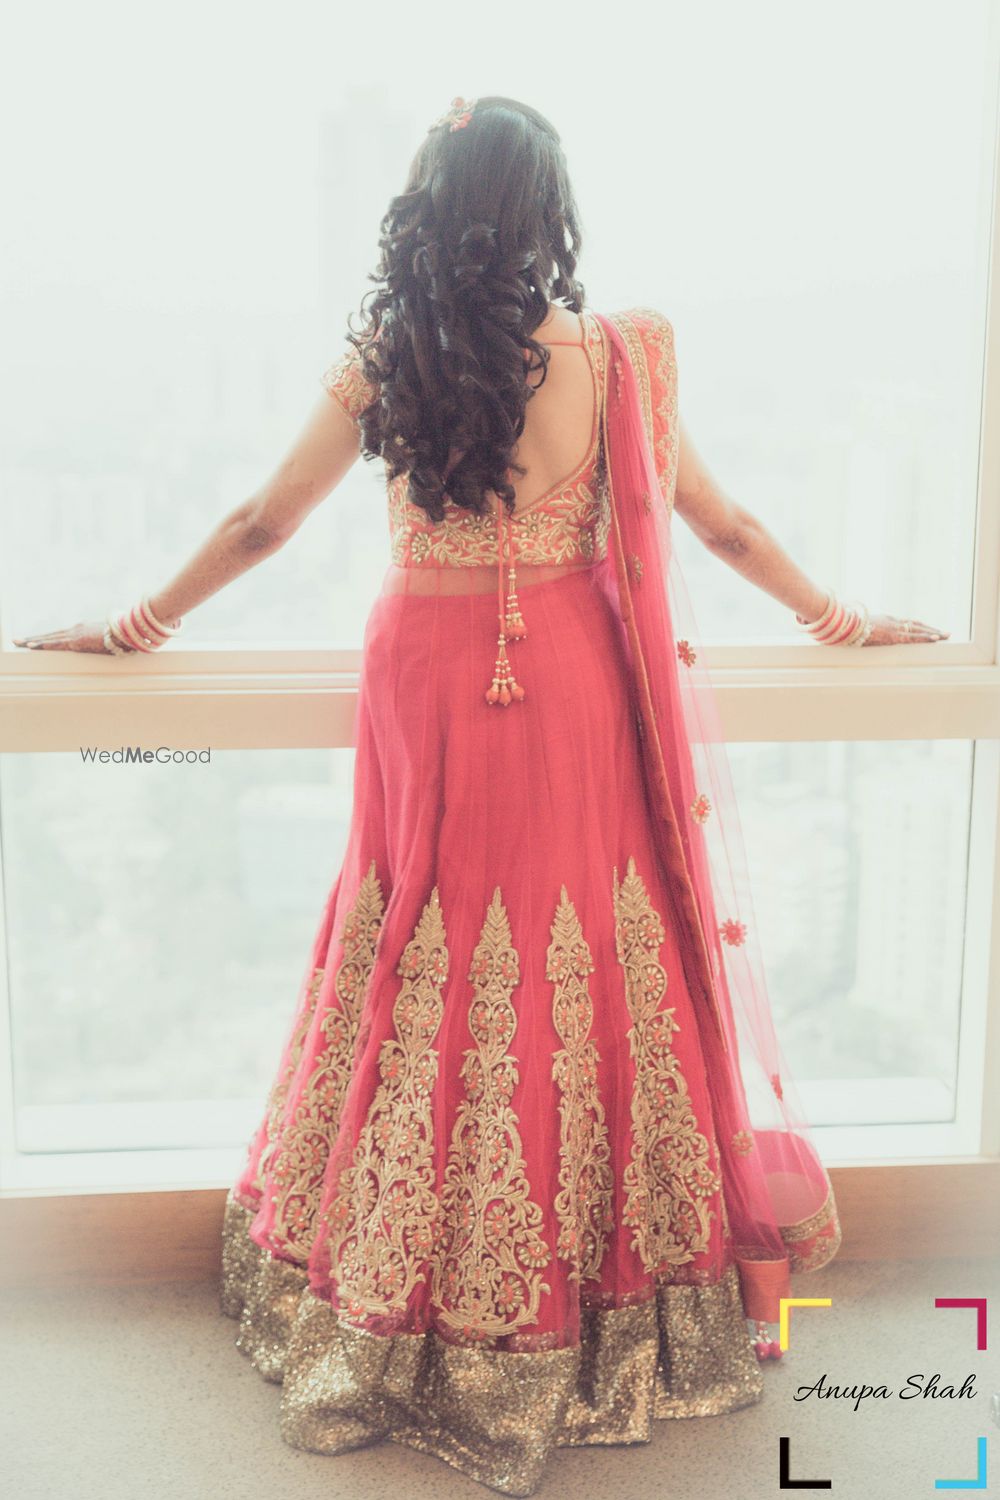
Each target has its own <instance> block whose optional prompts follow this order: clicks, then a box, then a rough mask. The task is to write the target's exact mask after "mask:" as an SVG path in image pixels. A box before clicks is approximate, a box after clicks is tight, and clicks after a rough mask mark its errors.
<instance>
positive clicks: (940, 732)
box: [0, 11, 1000, 1196]
mask: <svg viewBox="0 0 1000 1500" xmlns="http://www.w3.org/2000/svg"><path fill="white" fill-rule="evenodd" d="M998 58H1000V14H998V13H997V12H996V11H994V12H993V14H992V18H991V45H990V49H989V63H988V66H989V67H990V68H991V69H992V73H993V76H994V93H993V106H994V107H993V111H992V114H991V119H990V122H989V123H988V125H987V128H988V129H989V130H990V132H991V135H992V149H991V151H990V152H989V153H985V152H984V160H985V159H986V158H987V155H988V160H989V167H988V171H989V174H990V182H991V193H990V196H989V199H988V202H989V213H990V225H989V235H988V246H989V252H988V255H989V264H988V268H986V274H987V309H986V326H985V337H984V346H983V385H982V406H981V420H980V444H979V466H978V485H977V489H978V493H977V507H976V528H975V556H974V562H973V594H972V608H971V630H970V639H969V640H966V641H947V642H941V643H938V644H934V645H926V646H907V647H902V646H900V647H888V648H879V649H878V650H874V651H856V650H852V649H851V648H848V647H839V648H827V647H817V646H815V644H813V643H812V642H808V641H804V640H801V639H794V640H789V641H787V642H785V641H780V642H779V641H773V640H758V641H752V642H736V641H733V642H720V643H717V644H715V645H707V646H706V647H705V650H704V655H705V660H706V664H707V666H708V667H709V669H710V671H711V673H712V677H713V681H714V683H715V687H716V691H717V695H718V703H719V708H720V713H721V716H722V722H723V727H724V731H725V734H726V738H727V740H730V741H733V742H741V741H753V740H757V741H765V740H766V741H807V740H812V741H816V740H852V739H854V740H869V739H885V740H912V739H955V738H957V739H963V740H972V741H975V742H976V744H975V756H974V773H973V788H972V807H973V815H972V842H971V848H970V860H969V869H968V897H967V902H968V904H967V922H966V944H965V957H964V968H963V992H962V1004H961V1019H960V1039H959V1041H960V1045H959V1064H958V1070H959V1076H958V1082H957V1086H958V1095H959V1097H960V1099H961V1101H962V1104H961V1116H962V1118H961V1122H960V1126H961V1128H958V1127H956V1128H955V1129H951V1130H950V1133H949V1127H946V1126H912V1127H891V1128H887V1127H881V1126H862V1127H817V1128H816V1136H817V1141H818V1144H819V1146H820V1149H821V1151H822V1152H823V1155H824V1159H825V1160H827V1161H828V1162H829V1161H833V1160H835V1159H839V1160H841V1161H843V1162H845V1163H847V1162H854V1161H856V1162H858V1163H859V1164H863V1165H871V1166H875V1165H877V1164H878V1163H879V1162H880V1161H881V1160H883V1159H885V1158H884V1157H879V1156H877V1155H872V1154H870V1153H868V1154H864V1155H861V1156H859V1155H858V1154H857V1153H858V1152H859V1150H861V1149H862V1148H863V1147H864V1146H865V1140H864V1139H863V1133H864V1132H871V1131H881V1132H882V1136H881V1141H882V1145H883V1149H884V1151H885V1152H887V1153H888V1156H889V1157H890V1158H891V1159H899V1158H900V1157H907V1158H910V1159H913V1160H924V1159H926V1160H929V1161H936V1162H939V1161H941V1160H942V1158H947V1159H952V1160H955V1159H969V1158H973V1159H981V1158H983V1157H995V1156H997V1155H1000V1088H997V1087H996V1084H997V1081H998V1080H1000V212H998V205H1000V150H998V143H1000V130H998V118H997V88H996V74H997V60H998ZM4 645H5V643H4V642H3V641H0V752H7V753H14V754H18V753H29V752H38V751H65V750H74V749H77V748H78V747H79V746H81V745H94V746H97V747H99V748H105V749H114V748H117V747H119V746H120V745H122V744H142V745H144V746H148V747H152V746H154V745H157V744H167V745H175V746H178V745H179V746H191V745H198V746H203V745H206V744H209V745H211V746H212V747H213V748H217V749H220V750H221V749H268V748H275V749H277V748H299V749H309V748H325V747H337V746H350V745H351V744H352V742H353V726H354V714H355V708H356V702H357V689H358V674H359V670H360V665H361V652H360V651H344V650H330V649H327V648H325V647H323V646H322V645H316V644H315V643H310V642H302V643H298V644H295V643H292V644H289V645H287V646H284V647H282V648H280V649H275V648H270V647H261V648H244V647H240V646H236V645H233V646H229V647H219V646H211V647H206V648H197V647H184V648H180V647H178V646H177V645H176V643H175V644H172V645H170V646H168V648H167V649H166V650H165V651H163V652H162V653H159V654H157V655H155V656H142V657H139V658H125V659H119V658H112V659H108V658H105V657H99V656H83V655H69V654H66V653H62V652H52V653H46V652H27V651H24V650H17V649H9V648H8V649H4ZM278 708H280V712H275V710H276V709H278ZM2 855H3V850H2V847H0V1010H2V1014H0V1196H4V1195H7V1196H21V1195H24V1194H31V1193H37V1194H46V1193H54V1192H65V1191H91V1190H96V1191H106V1190H107V1189H108V1187H118V1188H122V1189H124V1188H125V1187H129V1188H135V1187H140V1186H144V1185H145V1186H168V1185H169V1186H171V1187H175V1186H177V1184H178V1181H181V1180H183V1181H184V1182H187V1183H191V1184H197V1185H202V1184H204V1183H207V1182H212V1183H215V1184H216V1185H218V1184H219V1183H223V1184H224V1183H225V1182H226V1181H227V1180H228V1174H229V1171H230V1164H231V1165H232V1169H233V1170H235V1169H236V1166H237V1165H238V1162H237V1153H229V1152H219V1151H207V1152H200V1151H198V1150H190V1151H183V1150H182V1151H141V1152H134V1153H132V1152H116V1153H101V1152H98V1153H86V1152H82V1153H75V1154H69V1153H67V1154H65V1155H60V1154H58V1153H55V1154H52V1155H50V1156H46V1157H41V1156H39V1157H36V1158H34V1161H33V1162H32V1161H31V1160H30V1159H29V1158H28V1157H26V1156H24V1155H21V1156H19V1155H18V1153H17V1150H16V1142H15V1119H14V1086H13V1076H12V1066H13V1054H12V1045H11V1019H12V1018H11V1006H10V990H9V982H8V963H7V953H6V942H5V932H4V924H3V919H2V914H3V911H4V910H5V907H4V905H3V870H2ZM859 1132H861V1133H862V1134H859ZM875 1139H876V1137H875V1136H871V1135H869V1136H868V1141H869V1143H874V1141H875ZM111 1157H115V1158H117V1162H115V1161H112V1160H111Z"/></svg>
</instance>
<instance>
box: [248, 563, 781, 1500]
mask: <svg viewBox="0 0 1000 1500" xmlns="http://www.w3.org/2000/svg"><path fill="white" fill-rule="evenodd" d="M394 571H395V572H396V573H397V574H398V573H399V570H390V574H392V573H393V572H394ZM460 571H461V570H458V569H447V570H444V569H442V570H440V572H441V575H442V577H444V575H445V574H456V573H458V572H460ZM388 576H389V575H387V577H388ZM494 576H495V575H494ZM446 581H447V583H448V584H456V585H457V586H458V587H461V586H462V585H461V583H459V582H458V581H457V580H453V579H450V578H449V579H447V580H446ZM403 586H404V587H406V582H405V581H404V584H403ZM520 597H521V607H522V612H523V615H524V618H525V621H526V624H527V629H528V634H527V637H526V638H525V639H524V640H520V641H517V642H515V643H513V645H512V646H511V647H510V656H511V662H512V665H513V666H514V670H515V673H516V676H517V678H518V680H519V681H520V682H521V684H522V686H523V687H524V689H525V697H524V700H523V701H522V702H519V703H514V704H511V705H510V706H509V707H506V708H504V707H501V706H490V705H488V704H487V703H486V702H485V701H484V693H485V690H486V688H487V687H488V685H489V679H490V676H491V669H492V664H493V658H494V656H495V652H496V638H497V597H496V593H495V586H494V591H493V592H466V593H448V592H444V591H435V592H433V593H414V592H412V591H410V590H409V589H408V588H407V591H406V592H395V591H393V589H392V588H388V587H387V588H384V590H383V592H382V593H381V594H380V595H379V596H378V598H377V599H376V601H375V604H374V606H373V608H372V611H371V614H370V616H369V619H368V622H367V625H366V630H365V641H364V654H363V667H362V674H361V682H360V689H359V697H358V711H357V720H356V726H357V727H356V735H355V741H356V757H355V770H354V802H353V815H352V822H351V827H350V832H349V836H348V842H347V847H346V853H345V855H344V860H343V864H342V867H341V869H340V872H339V874H338V876H337V879H336V881H335V883H334V885H333V888H332V890H331V892H330V894H329V897H328V899H327V902H326V904H325V907H324V910H323V913H322V916H321V920H320V922H319V925H318V930H317V933H316V938H315V942H314V945H313V949H312V953H311V955H310V958H309V962H308V965H307V969H306V972H305V974H304V975H303V978H302V983H301V986H300V991H299V995H298V1002H297V1006H296V1010H295V1014H294V1018H293V1021H292V1024H291V1026H290V1029H289V1034H288V1038H287V1042H286V1045H285V1047H284V1051H283V1056H282V1057H281V1060H280V1064H279V1068H278V1071H277V1074H276V1076H275V1078H274V1082H273V1085H272V1088H271V1091H270V1095H269V1098H268V1100H267V1106H266V1110H265V1112H264V1118H263V1119H262V1121H261V1124H260V1126H259V1129H258V1130H257V1131H256V1133H255V1135H254V1138H253V1140H252V1142H251V1143H250V1147H249V1151H248V1154H247V1160H246V1164H245V1168H244V1171H243V1173H242V1175H241V1176H240V1177H239V1179H238V1180H237V1181H236V1182H235V1183H234V1185H233V1187H232V1188H231V1190H230V1192H229V1194H228V1196H227V1200H226V1209H225V1220H224V1226H223V1278H222V1306H223V1310H224V1311H225V1312H226V1313H227V1314H229V1315H230V1316H232V1317H234V1318H237V1319H239V1331H238V1334H237V1339H236V1342H237V1347H238V1348H239V1349H240V1350H242V1352H243V1353H245V1354H246V1355H248V1356H249V1358H250V1359H251V1361H252V1362H253V1364H254V1365H255V1366H256V1368H257V1369H258V1370H259V1372H260V1373H261V1375H263V1376H264V1377H265V1378H266V1379H269V1380H272V1381H276V1382H281V1384H282V1393H281V1400H280V1431H281V1435H282V1436H283V1438H284V1439H285V1440H286V1441H287V1442H288V1443H289V1444H291V1445H292V1446H294V1447H297V1448H303V1449H308V1450H310V1451H313V1452H319V1453H340V1452H343V1451H345V1450H348V1449H352V1448H355V1447H359V1446H362V1445H366V1444H370V1443H373V1442H378V1441H380V1440H382V1439H392V1440H395V1441H397V1442H400V1443H405V1444H409V1445H411V1446H412V1447H415V1448H419V1449H422V1450H424V1451H427V1452H430V1453H433V1454H436V1455H437V1456H438V1457H439V1458H441V1459H444V1460H445V1461H447V1462H448V1463H450V1464H452V1465H454V1466H455V1467H456V1468H458V1469H460V1470H462V1471H463V1472H464V1473H465V1474H467V1475H469V1476H470V1477H471V1478H473V1479H475V1480H478V1481H479V1482H481V1483H483V1484H485V1485H488V1486H490V1487H491V1488H493V1489H496V1490H499V1491H502V1492H505V1493H507V1494H512V1495H529V1494H532V1493H534V1491H535V1490H536V1488H537V1487H538V1484H539V1482H540V1479H541V1477H542V1473H543V1469H544V1466H545V1463H546V1459H547V1456H548V1455H549V1453H550V1452H551V1450H552V1449H553V1448H554V1447H557V1446H560V1445H577V1444H591V1443H626V1442H644V1441H648V1440H649V1439H650V1437H651V1434H652V1424H653V1421H654V1419H656V1418H668V1417H694V1416H712V1415H719V1414H722V1413H725V1412H728V1411H732V1410H734V1409H736V1408H738V1407H742V1406H746V1405H748V1404H750V1403H752V1402H755V1401H758V1400H759V1399H760V1398H761V1396H762V1394H763V1378H762V1375H761V1371H760V1367H759V1365H758V1363H757V1360H756V1357H755V1354H754V1351H753V1347H752V1343H751V1338H750V1331H749V1327H748V1324H747V1321H746V1318H745V1315H744V1308H743V1305H742V1302H741V1295H740V1287H739V1281H738V1276H737V1272H736V1268H735V1264H734V1253H733V1244H732V1238H731V1235H730V1231H729V1224H728V1220H727V1214H726V1203H725V1198H724V1193H723V1188H722V1177H721V1172H720V1162H719V1153H718V1146H717V1141H716V1135H715V1128H714V1123H713V1118H712V1109H711V1104H710V1097H709V1091H708V1087H707V1082H706V1077H705V1068H704V1062H703V1058H702V1054H701V1050H700V1047H699V1041H698V1029H697V1025H696V1018H695V1015H694V1013H693V1010H692V1002H691V999H690V997H689V994H688V990H687V988H686V984H685V977H684V972H683V968H682V964H681V959H680V954H679V947H678V943H677V940H676V937H675V929H676V917H675V914H674V912H673V911H672V908H671V900H670V896H669V887H668V884H667V881H666V879H665V876H664V873H663V871H662V868H661V866H660V863H659V858H658V854H657V850H656V842H655V838H654V832H653V815H652V812H651V809H650V803H649V799H648V796H647V792H646V790H645V787H644V781H643V771H642V763H641V746H640V742H639V738H638V729H637V724H636V714H635V706H634V704H633V702H632V699H631V689H630V686H629V677H628V671H627V665H626V656H625V640H624V637H623V633H622V625H621V621H620V618H619V617H618V615H617V614H616V613H615V611H614V609H613V608H612V606H611V603H610V600H609V597H608V593H607V587H606V573H605V570H604V567H603V566H602V565H600V564H595V565H593V566H590V567H586V568H580V569H571V570H563V571H561V572H559V573H558V574H555V575H554V576H550V577H545V576H543V577H542V578H541V580H540V581H535V582H530V581H529V582H528V583H524V582H522V583H521V586H520Z"/></svg>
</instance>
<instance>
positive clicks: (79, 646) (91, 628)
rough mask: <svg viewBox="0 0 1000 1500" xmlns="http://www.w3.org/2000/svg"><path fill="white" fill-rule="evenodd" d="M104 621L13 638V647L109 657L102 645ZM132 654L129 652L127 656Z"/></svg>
mask: <svg viewBox="0 0 1000 1500" xmlns="http://www.w3.org/2000/svg"><path fill="white" fill-rule="evenodd" d="M104 629H105V624H104V621H103V620H101V621H99V622H98V623H97V624H96V625H95V624H93V623H91V624H87V625H84V624H77V625H71V626H70V627H69V629H68V630H49V631H47V632H46V634H45V635H22V636H14V637H13V640H14V645H15V646H27V647H28V649H29V650H31V651H96V652H97V653H98V654H99V655H101V656H111V655H113V652H111V651H108V650H107V648H106V647H105V645H104ZM131 654H132V653H131V652H129V655H131Z"/></svg>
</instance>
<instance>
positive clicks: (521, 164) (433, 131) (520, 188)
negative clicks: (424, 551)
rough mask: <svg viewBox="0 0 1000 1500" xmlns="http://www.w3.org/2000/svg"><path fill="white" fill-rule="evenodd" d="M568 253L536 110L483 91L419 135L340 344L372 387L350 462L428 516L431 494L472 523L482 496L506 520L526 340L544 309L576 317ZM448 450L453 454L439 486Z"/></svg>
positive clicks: (568, 210)
mask: <svg viewBox="0 0 1000 1500" xmlns="http://www.w3.org/2000/svg"><path fill="white" fill-rule="evenodd" d="M579 250H580V226H579V219H578V214H577V209H576V204H575V202H574V200H573V194H572V190H571V188H570V184H569V178H568V175H567V169H566V161H565V157H564V154H563V150H562V146H561V143H560V139H559V135H558V134H557V132H556V131H555V129H554V128H553V126H552V125H550V124H549V122H548V120H546V119H545V118H544V116H543V115H541V114H539V113H538V111H537V110H534V109H532V108H530V107H529V106H528V105H526V104H520V103H519V102H518V101H517V100H516V99H507V98H504V97H502V96H500V95H495V94H491V95H487V96H485V97H480V98H479V99H477V100H476V101H475V106H474V108H473V110H472V114H471V117H470V118H469V120H468V123H467V124H466V125H464V126H463V127H461V128H459V129H454V130H453V129H451V128H449V125H448V124H447V123H445V124H437V125H434V126H432V127H431V128H430V130H429V131H428V133H427V136H426V139H425V140H424V141H423V143H422V144H421V146H420V148H419V149H418V151H417V154H416V156H415V157H414V159H413V162H412V165H411V167H410V171H409V176H408V178H407V181H406V185H405V187H404V189H403V191H402V193H400V194H398V196H396V197H394V198H393V199H392V200H391V202H390V204H389V208H388V211H387V212H386V214H385V215H384V217H383V219H382V222H381V225H380V236H379V251H380V257H379V262H378V267H377V270H376V271H375V272H374V273H372V274H371V275H370V276H369V280H370V281H373V282H375V283H376V290H374V291H371V292H367V293H366V294H365V296H364V298H363V299H362V315H363V317H364V319H365V321H364V326H363V327H361V328H360V329H358V330H357V331H352V332H350V333H349V334H348V339H349V341H350V342H351V343H352V344H353V345H354V346H355V348H356V349H357V350H358V351H359V353H360V356H361V359H362V370H363V373H364V375H365V377H366V378H367V380H368V381H369V382H370V383H371V385H372V386H374V387H375V395H374V397H373V399H372V401H371V402H370V404H369V405H368V406H367V407H366V408H365V410H364V411H363V412H362V413H361V415H360V419H359V420H360V427H361V451H362V453H363V455H364V456H365V458H368V459H372V458H376V457H380V458H382V459H383V461H384V463H385V467H386V475H387V477H388V478H389V479H392V478H395V477H396V476H397V475H398V474H403V473H405V474H408V475H409V498H410V500H411V501H412V502H413V504H415V505H418V506H420V507H421V508H422V509H423V510H425V511H426V512H427V513H428V515H429V516H430V518H431V519H432V520H434V521H440V520H441V519H442V517H443V515H444V502H445V497H446V496H447V497H450V499H451V500H452V501H453V502H454V503H455V504H456V505H460V506H463V507H465V508H467V509H468V510H471V511H475V512H476V513H477V514H483V513H484V512H485V511H486V510H487V508H488V507H489V505H490V504H491V503H492V502H491V500H490V499H489V498H488V495H487V492H488V491H492V492H493V493H495V494H496V495H499V496H500V498H501V499H502V500H503V502H504V503H505V504H506V506H507V508H508V509H513V506H514V489H513V486H512V485H511V484H510V483H509V480H508V477H507V471H508V469H510V470H511V472H513V473H516V474H518V475H523V474H524V473H525V472H526V470H525V469H524V468H523V467H522V466H521V465H519V464H516V463H514V461H513V456H512V455H513V449H514V446H515V444H516V443H517V440H518V438H519V437H520V435H521V433H522V432H523V430H524V415H525V409H526V406H527V403H528V401H529V400H530V398H531V394H532V391H533V389H534V388H537V385H540V384H541V383H542V382H543V381H544V379H545V375H546V373H547V369H548V358H549V352H548V350H547V349H546V348H545V347H544V346H543V345H542V344H540V343H537V342H536V341H535V340H534V338H533V337H532V334H533V331H534V329H536V328H537V327H538V325H539V324H540V323H541V322H542V321H543V320H544V318H545V316H546V314H547V313H548V310H549V304H550V303H551V302H553V301H555V300H557V299H558V300H560V301H562V302H564V303H565V304H566V305H567V306H568V307H570V308H571V309H572V310H573V311H574V312H581V311H582V309H583V305H584V289H583V286H582V285H581V283H580V282H579V281H577V280H576V278H575V274H574V273H575V270H576V263H577V256H578V254H579ZM366 304H367V305H366ZM525 349H528V350H530V351H531V353H530V357H526V356H525V354H524V352H523V351H524V350H525ZM539 371H541V375H540V378H539V379H538V380H537V381H534V380H533V379H532V380H531V381H529V378H528V377H529V376H530V377H534V376H535V375H536V374H538V372H539ZM452 447H454V448H457V449H458V450H459V451H460V452H462V453H463V456H462V457H461V458H459V460H458V462H457V463H456V464H455V465H454V467H453V468H452V469H451V470H450V472H448V473H447V474H446V472H445V471H446V466H447V461H448V456H449V452H450V450H451V449H452Z"/></svg>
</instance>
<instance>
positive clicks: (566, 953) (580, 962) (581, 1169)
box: [545, 886, 614, 1280]
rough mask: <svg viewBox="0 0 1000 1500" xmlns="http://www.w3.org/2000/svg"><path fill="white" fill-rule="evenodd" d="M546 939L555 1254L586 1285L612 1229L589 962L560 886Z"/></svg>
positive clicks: (596, 1273) (594, 1274)
mask: <svg viewBox="0 0 1000 1500" xmlns="http://www.w3.org/2000/svg"><path fill="white" fill-rule="evenodd" d="M551 933H552V941H551V942H550V944H549V948H548V952H547V954H546V966H545V977H546V979H549V980H551V981H552V983H553V985H554V986H555V990H554V993H553V996H552V1020H553V1023H554V1025H555V1028H556V1031H557V1032H558V1034H559V1039H560V1041H561V1042H562V1044H563V1045H562V1048H561V1050H560V1051H558V1052H556V1053H554V1055H553V1061H552V1077H553V1079H554V1080H555V1082H556V1083H557V1084H558V1085H559V1091H560V1100H559V1114H560V1140H559V1159H560V1167H559V1184H560V1186H559V1192H558V1193H557V1194H556V1199H555V1210H556V1216H557V1218H558V1220H559V1241H558V1245H557V1247H556V1253H557V1254H558V1255H559V1257H560V1258H561V1259H563V1260H569V1261H570V1262H572V1265H573V1269H572V1271H571V1272H570V1280H589V1279H594V1278H596V1277H598V1276H599V1275H600V1271H601V1261H602V1259H603V1257H604V1250H605V1246H606V1244H607V1238H608V1235H609V1233H610V1232H611V1230H612V1229H613V1227H614V1220H613V1217H612V1213H611V1202H612V1196H613V1192H614V1181H613V1176H612V1171H611V1164H610V1148H609V1145H608V1129H607V1125H606V1124H605V1117H604V1105H603V1104H602V1103H601V1099H600V1093H599V1090H598V1081H597V1066H598V1063H599V1061H600V1059H599V1057H598V1054H597V1044H596V1042H595V1041H594V1040H593V1039H592V1038H591V1037H590V1028H591V1025H592V1023H593V1019H594V1006H593V1002H592V1000H591V997H590V989H589V983H588V975H590V974H592V973H593V970H594V961H593V958H592V957H591V953H590V947H589V945H588V943H587V940H586V938H585V937H584V935H583V929H582V927H581V925H580V919H579V917H578V916H577V913H576V908H575V907H574V905H573V903H572V901H570V899H569V897H568V895H567V893H566V887H565V886H563V887H562V891H561V893H560V897H559V905H558V907H557V908H556V914H555V918H554V920H553V922H552V927H551Z"/></svg>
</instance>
